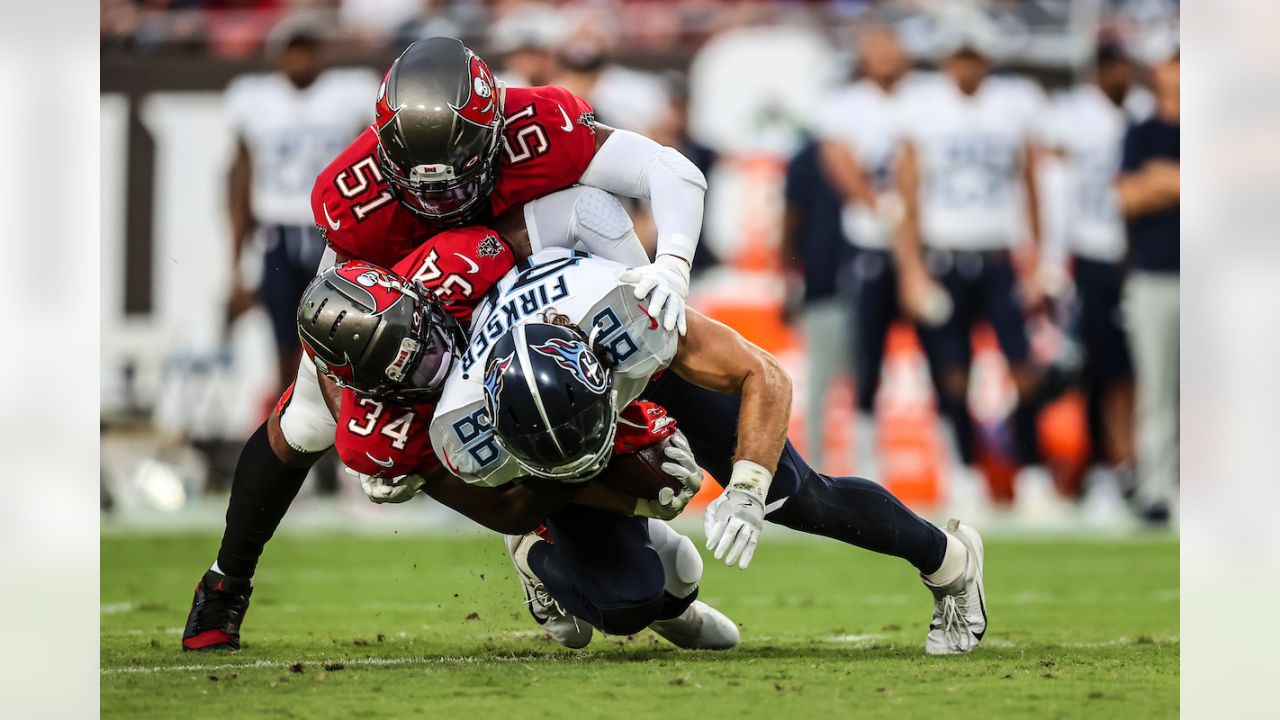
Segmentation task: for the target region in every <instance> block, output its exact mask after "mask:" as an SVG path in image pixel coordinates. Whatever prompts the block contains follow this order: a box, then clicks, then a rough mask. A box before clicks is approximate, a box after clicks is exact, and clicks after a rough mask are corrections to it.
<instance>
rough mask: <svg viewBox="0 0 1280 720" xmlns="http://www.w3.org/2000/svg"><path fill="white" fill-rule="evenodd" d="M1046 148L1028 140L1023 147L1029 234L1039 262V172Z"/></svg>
mask: <svg viewBox="0 0 1280 720" xmlns="http://www.w3.org/2000/svg"><path fill="white" fill-rule="evenodd" d="M1044 152H1045V150H1044V149H1042V148H1041V147H1040V146H1039V145H1038V144H1037V143H1034V142H1028V143H1026V145H1025V146H1024V147H1023V149H1022V157H1023V162H1022V188H1023V193H1022V194H1023V196H1024V199H1025V201H1026V203H1027V234H1028V237H1029V239H1030V240H1031V251H1032V252H1033V253H1034V254H1035V256H1036V257H1034V258H1033V259H1034V260H1036V262H1039V258H1038V256H1039V254H1040V247H1041V240H1042V236H1041V223H1040V221H1041V218H1040V187H1039V181H1038V180H1037V174H1038V173H1039V171H1040V156H1041V153H1044Z"/></svg>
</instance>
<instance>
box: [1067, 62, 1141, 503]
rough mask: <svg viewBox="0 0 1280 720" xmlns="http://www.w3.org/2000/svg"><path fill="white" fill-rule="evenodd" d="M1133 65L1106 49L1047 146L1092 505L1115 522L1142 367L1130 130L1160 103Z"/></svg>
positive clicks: (1073, 96)
mask: <svg viewBox="0 0 1280 720" xmlns="http://www.w3.org/2000/svg"><path fill="white" fill-rule="evenodd" d="M1134 73H1135V68H1134V66H1133V63H1132V62H1131V61H1130V60H1129V58H1128V57H1126V55H1125V54H1124V51H1123V50H1122V49H1121V48H1120V47H1119V46H1117V45H1113V44H1103V45H1100V46H1099V47H1098V49H1097V53H1096V55H1095V63H1094V73H1093V78H1092V79H1090V80H1089V81H1087V82H1083V83H1081V84H1080V85H1077V86H1076V87H1074V88H1072V89H1071V90H1069V91H1067V92H1064V93H1063V94H1062V95H1061V96H1059V97H1057V98H1055V100H1054V102H1053V104H1052V106H1051V111H1050V113H1049V115H1048V118H1047V122H1046V127H1045V142H1046V145H1048V147H1049V148H1050V149H1051V150H1052V151H1053V152H1054V153H1055V154H1056V155H1057V156H1058V157H1059V158H1060V159H1061V161H1062V165H1063V169H1064V170H1065V174H1066V180H1067V182H1066V183H1065V186H1066V188H1068V190H1067V193H1066V197H1065V201H1066V203H1065V206H1066V212H1065V213H1064V215H1065V217H1064V222H1063V225H1064V228H1063V229H1064V231H1065V233H1064V236H1065V240H1066V245H1067V248H1068V250H1069V251H1070V253H1071V265H1072V276H1073V278H1074V280H1075V298H1076V304H1077V313H1078V320H1077V325H1078V329H1077V332H1078V336H1079V340H1080V344H1081V346H1082V347H1083V349H1084V366H1083V368H1082V373H1081V374H1082V380H1083V383H1084V392H1085V397H1086V400H1087V419H1088V430H1089V446H1090V449H1091V453H1092V455H1093V457H1092V461H1093V462H1092V463H1091V465H1092V467H1091V468H1090V472H1089V474H1088V475H1087V476H1086V477H1085V487H1084V490H1085V500H1084V505H1085V509H1086V511H1088V512H1089V513H1090V516H1091V517H1093V518H1095V519H1098V520H1105V519H1108V518H1115V517H1116V515H1117V514H1122V513H1123V510H1124V507H1123V502H1122V500H1121V488H1122V487H1124V486H1126V485H1130V484H1131V483H1125V482H1123V478H1124V476H1126V475H1128V474H1129V473H1130V472H1131V464H1132V460H1133V432H1132V427H1133V402H1134V395H1133V359H1132V357H1131V356H1130V354H1129V342H1128V338H1127V336H1126V335H1125V331H1124V328H1123V327H1122V325H1121V314H1122V312H1121V302H1120V297H1121V287H1122V286H1123V282H1124V272H1125V270H1124V258H1125V251H1126V247H1125V227H1124V218H1123V217H1121V215H1120V209H1119V206H1118V203H1117V201H1116V193H1115V180H1116V176H1117V175H1118V174H1119V172H1120V155H1121V152H1120V151H1121V145H1122V144H1123V141H1124V133H1125V130H1126V129H1127V128H1128V127H1129V125H1130V124H1132V123H1135V122H1138V121H1140V120H1142V119H1144V118H1145V117H1147V116H1148V115H1150V114H1151V111H1152V106H1153V105H1154V98H1152V97H1151V95H1150V93H1148V92H1145V91H1144V89H1142V88H1140V87H1135V85H1134V83H1133V79H1134Z"/></svg>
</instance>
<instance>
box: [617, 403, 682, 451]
mask: <svg viewBox="0 0 1280 720" xmlns="http://www.w3.org/2000/svg"><path fill="white" fill-rule="evenodd" d="M675 431H676V419H675V418H673V417H670V416H668V415H667V409H666V408H664V407H662V406H661V405H658V404H657V403H651V402H649V401H647V400H633V401H632V402H631V404H630V405H628V406H626V407H625V408H623V409H622V412H620V413H618V431H617V434H615V435H614V437H613V454H614V455H629V454H631V453H633V452H635V451H637V450H641V449H644V448H647V447H649V446H650V445H653V444H654V443H657V442H659V441H660V440H663V439H664V438H667V437H669V436H670V435H672V434H673V433H675Z"/></svg>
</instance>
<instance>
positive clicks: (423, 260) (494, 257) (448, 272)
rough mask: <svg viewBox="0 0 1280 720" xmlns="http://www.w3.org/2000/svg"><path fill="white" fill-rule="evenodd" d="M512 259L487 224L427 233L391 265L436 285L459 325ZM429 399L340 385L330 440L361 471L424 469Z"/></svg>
mask: <svg viewBox="0 0 1280 720" xmlns="http://www.w3.org/2000/svg"><path fill="white" fill-rule="evenodd" d="M514 265H515V256H513V255H512V254H511V250H510V248H508V247H507V246H506V244H505V243H503V242H502V241H500V240H499V239H498V234H497V233H496V232H494V231H492V230H490V229H488V228H485V227H479V226H472V227H465V228H455V229H452V230H446V231H444V232H442V233H440V234H439V235H436V236H435V237H432V238H430V239H429V240H427V242H425V243H423V244H422V245H421V246H419V247H418V248H417V249H416V250H414V251H413V252H412V253H410V254H409V255H408V256H407V257H405V258H403V259H402V260H401V261H400V262H398V263H396V264H395V265H394V266H393V267H392V268H391V269H392V270H393V271H395V272H396V273H398V274H400V275H403V276H405V277H407V278H411V279H415V280H418V281H419V282H421V283H422V284H423V285H425V286H426V287H427V288H429V289H431V290H433V291H435V293H436V295H437V296H438V297H439V298H440V300H441V302H442V303H443V304H444V307H445V309H446V310H447V311H448V312H449V314H451V315H453V316H454V317H456V318H457V319H458V322H460V323H462V324H463V326H464V327H465V326H467V325H469V324H470V323H471V313H472V312H473V311H474V310H475V307H476V304H477V303H479V302H480V299H481V298H483V297H484V295H485V293H487V292H489V288H491V287H493V286H494V285H495V284H496V283H497V282H498V279H499V278H501V277H502V276H503V275H505V274H506V272H507V271H508V270H510V269H511V268H512V267H514ZM434 414H435V404H434V403H417V404H415V405H412V406H404V407H402V406H400V405H397V404H394V403H389V402H382V401H377V400H371V399H368V398H359V397H357V396H356V395H355V393H353V392H351V391H350V390H347V389H344V390H343V391H342V410H341V412H340V413H339V416H338V430H337V435H336V437H335V438H334V445H335V447H336V448H337V451H338V457H339V458H341V459H342V463H343V464H344V465H346V466H347V467H349V468H351V469H352V470H355V471H356V472H360V473H364V474H365V475H379V476H383V477H397V476H400V475H408V474H411V473H414V472H421V471H425V470H429V469H431V468H432V467H434V466H435V465H436V463H437V461H436V457H435V453H434V452H433V451H432V449H431V433H430V428H431V417H432V416H433V415H434Z"/></svg>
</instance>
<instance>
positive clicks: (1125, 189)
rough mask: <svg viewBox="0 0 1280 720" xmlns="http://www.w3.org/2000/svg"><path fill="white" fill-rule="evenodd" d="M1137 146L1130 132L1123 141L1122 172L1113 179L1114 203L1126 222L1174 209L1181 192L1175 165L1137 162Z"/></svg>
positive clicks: (1137, 141) (1179, 175) (1166, 162)
mask: <svg viewBox="0 0 1280 720" xmlns="http://www.w3.org/2000/svg"><path fill="white" fill-rule="evenodd" d="M1139 145H1140V136H1139V135H1138V134H1137V133H1135V132H1134V131H1133V130H1130V131H1129V133H1128V134H1127V135H1126V136H1125V140H1124V159H1123V170H1122V172H1121V173H1120V176H1119V177H1118V178H1117V179H1116V201H1117V203H1118V204H1119V206H1120V212H1121V213H1122V214H1123V215H1124V216H1125V217H1127V218H1132V217H1138V216H1141V215H1146V214H1148V213H1153V212H1159V211H1160V210H1163V209H1165V208H1167V207H1171V206H1173V205H1176V204H1177V203H1178V200H1179V197H1180V194H1181V192H1182V183H1181V173H1180V172H1179V170H1178V163H1177V162H1175V161H1173V160H1169V159H1152V160H1146V161H1145V162H1141V161H1139V157H1140V153H1139ZM1139 162H1141V164H1139Z"/></svg>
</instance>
